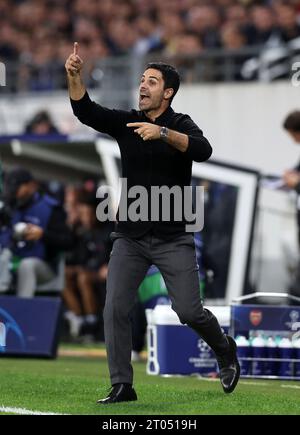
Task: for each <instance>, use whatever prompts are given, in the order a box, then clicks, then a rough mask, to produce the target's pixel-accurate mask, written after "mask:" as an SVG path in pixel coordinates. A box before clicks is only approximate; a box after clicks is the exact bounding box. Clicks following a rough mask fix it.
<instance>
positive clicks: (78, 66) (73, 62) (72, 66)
mask: <svg viewBox="0 0 300 435" xmlns="http://www.w3.org/2000/svg"><path fill="white" fill-rule="evenodd" d="M78 49H79V45H78V42H74V51H73V53H72V54H70V56H69V57H68V59H67V60H66V63H65V68H66V71H67V73H68V75H70V76H71V77H76V76H78V75H80V72H81V70H82V67H83V61H82V59H81V58H80V57H79V56H78Z"/></svg>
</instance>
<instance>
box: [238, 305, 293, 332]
mask: <svg viewBox="0 0 300 435" xmlns="http://www.w3.org/2000/svg"><path fill="white" fill-rule="evenodd" d="M231 328H232V329H233V330H234V332H239V333H241V332H245V331H251V330H252V331H254V330H256V331H261V330H267V331H290V332H296V331H297V330H298V329H300V306H270V305H233V306H232V307H231Z"/></svg>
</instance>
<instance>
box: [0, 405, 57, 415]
mask: <svg viewBox="0 0 300 435" xmlns="http://www.w3.org/2000/svg"><path fill="white" fill-rule="evenodd" d="M0 412H6V413H7V414H19V415H66V414H58V413H56V412H39V411H31V410H30V409H25V408H11V407H7V406H0Z"/></svg>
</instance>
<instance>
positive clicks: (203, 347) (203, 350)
mask: <svg viewBox="0 0 300 435" xmlns="http://www.w3.org/2000/svg"><path fill="white" fill-rule="evenodd" d="M197 347H198V349H199V354H200V355H199V357H200V358H210V347H209V346H208V344H207V343H205V341H203V340H201V339H200V340H198V343H197Z"/></svg>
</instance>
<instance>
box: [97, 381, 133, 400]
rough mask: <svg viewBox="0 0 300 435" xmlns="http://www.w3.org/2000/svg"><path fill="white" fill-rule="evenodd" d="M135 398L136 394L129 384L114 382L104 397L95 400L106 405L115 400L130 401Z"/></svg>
mask: <svg viewBox="0 0 300 435" xmlns="http://www.w3.org/2000/svg"><path fill="white" fill-rule="evenodd" d="M133 400H137V395H136V392H135V391H134V389H133V388H132V386H131V385H130V384H116V385H114V386H113V387H112V390H111V392H110V393H109V395H108V396H107V397H106V398H105V399H100V400H98V401H97V403H98V404H100V405H108V404H110V403H117V402H132V401H133Z"/></svg>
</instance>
